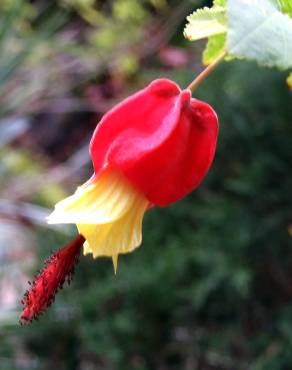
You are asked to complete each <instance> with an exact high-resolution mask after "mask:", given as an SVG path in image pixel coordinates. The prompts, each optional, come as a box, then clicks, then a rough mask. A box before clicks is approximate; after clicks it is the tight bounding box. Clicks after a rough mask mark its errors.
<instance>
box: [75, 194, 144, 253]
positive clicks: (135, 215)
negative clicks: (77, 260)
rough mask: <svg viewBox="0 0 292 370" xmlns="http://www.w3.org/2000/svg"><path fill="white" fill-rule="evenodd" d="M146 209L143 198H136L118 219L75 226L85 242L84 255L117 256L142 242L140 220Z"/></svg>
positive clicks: (131, 249)
mask: <svg viewBox="0 0 292 370" xmlns="http://www.w3.org/2000/svg"><path fill="white" fill-rule="evenodd" d="M147 207H148V201H147V199H146V198H145V197H144V196H141V195H139V196H137V195H136V199H135V201H134V203H133V204H132V206H131V207H130V208H129V209H128V211H127V212H126V213H125V214H124V215H123V216H122V217H121V218H119V219H117V220H115V221H113V222H109V223H107V224H101V225H89V224H77V227H78V230H79V232H80V234H82V235H83V236H84V237H85V239H86V242H85V243H84V253H85V254H88V253H92V254H93V256H94V257H98V256H109V257H114V256H118V255H119V254H120V253H129V252H131V251H133V250H134V249H135V248H137V247H138V246H139V245H140V244H141V242H142V220H143V216H144V213H145V211H146V209H147Z"/></svg>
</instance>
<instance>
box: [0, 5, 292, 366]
mask: <svg viewBox="0 0 292 370" xmlns="http://www.w3.org/2000/svg"><path fill="white" fill-rule="evenodd" d="M128 3H132V1H130V0H128V1H105V2H103V1H99V2H98V1H96V2H94V1H89V0H87V1H85V0H83V1H81V0H79V1H77V0H75V1H69V0H67V1H62V2H60V3H57V2H52V3H51V6H50V7H49V8H48V7H47V5H46V2H42V1H35V2H27V1H20V0H19V1H12V0H10V1H5V2H1V15H0V17H2V20H5V21H7V22H8V21H9V22H10V23H9V26H7V27H8V29H5V28H4V27H3V28H1V30H2V31H1V32H0V34H1V35H4V34H5V40H6V41H5V42H4V43H1V42H0V44H1V45H4V44H6V45H8V44H7V43H8V40H12V39H13V40H14V42H13V45H15V49H14V48H8V49H9V52H7V51H6V52H5V53H2V54H1V55H3V56H4V57H3V58H1V62H0V63H3V64H1V65H2V66H3V68H1V73H3V74H4V72H5V71H6V68H9V66H10V67H13V71H12V72H9V73H10V75H9V78H8V79H6V80H5V81H4V80H2V83H0V91H1V94H2V95H1V98H0V110H1V112H2V113H1V115H2V117H4V116H5V117H6V120H5V121H4V120H2V121H0V149H1V150H0V157H1V165H0V176H1V177H0V185H1V190H0V235H4V234H3V230H4V226H5V225H4V224H5V222H6V223H7V221H5V222H1V220H2V219H5V218H7V219H9V218H11V217H13V220H14V224H13V226H14V227H15V222H18V223H19V225H20V226H19V227H20V228H19V230H21V232H22V233H24V232H23V231H22V230H23V227H24V226H25V229H26V233H28V234H29V233H31V234H32V235H33V238H31V237H29V235H28V236H27V237H26V240H28V241H27V242H26V243H31V245H29V246H27V248H28V249H29V250H31V249H33V250H34V251H35V252H34V253H36V254H37V255H38V257H37V265H36V267H35V269H37V268H39V267H40V266H41V261H42V260H43V259H44V258H46V257H47V256H48V255H49V254H50V251H51V250H52V249H55V248H57V247H58V246H61V245H62V244H64V243H65V242H66V241H67V240H68V238H69V237H70V236H68V233H69V234H70V232H71V230H69V231H68V230H63V231H66V232H67V234H65V233H62V232H61V231H62V230H61V231H57V230H55V231H52V230H50V229H48V228H46V227H44V226H43V227H40V226H39V225H40V224H41V222H40V223H38V222H36V220H37V219H38V218H41V215H42V214H40V213H38V212H40V211H41V210H43V211H44V212H45V211H47V209H46V208H45V207H51V206H52V205H53V203H54V202H55V201H57V200H59V199H60V198H62V196H63V193H64V192H69V191H71V190H73V189H74V188H75V185H77V184H80V183H81V182H82V181H83V180H85V179H86V178H88V177H89V176H90V172H91V167H90V165H89V164H88V154H87V141H88V135H89V136H90V133H91V132H92V129H93V128H94V126H95V122H96V120H97V119H98V118H99V117H100V115H101V113H102V111H103V109H102V108H103V107H101V106H100V105H99V104H100V103H101V102H102V103H103V104H105V107H104V108H105V109H106V108H107V104H109V105H112V104H113V102H114V101H116V100H119V99H121V96H124V95H127V94H129V92H130V91H133V90H134V89H137V88H138V87H139V86H142V85H145V84H146V83H147V82H149V81H150V80H151V79H153V78H156V77H158V76H159V77H160V76H162V75H163V76H166V77H170V78H173V79H174V80H176V81H177V82H178V83H180V85H181V86H186V85H187V84H188V83H189V81H191V79H192V78H193V75H194V71H193V68H194V67H193V64H194V62H195V61H197V60H199V58H200V55H199V54H197V55H196V56H194V54H196V52H197V51H196V50H189V49H188V52H189V53H190V54H189V55H190V56H191V58H190V60H189V64H187V65H184V66H181V67H179V68H171V67H170V66H169V64H167V65H166V64H163V61H162V60H161V59H159V58H160V48H161V45H160V43H157V44H156V46H155V48H153V51H152V53H155V54H156V55H155V57H154V56H153V55H152V54H151V53H150V54H149V55H148V56H147V57H146V56H145V54H143V53H142V54H143V57H141V54H140V52H138V51H137V50H138V49H137V48H136V47H137V40H138V35H142V36H141V37H142V38H143V37H144V36H143V35H145V32H146V28H147V27H146V26H149V24H152V23H153V21H154V20H155V22H158V21H159V22H162V23H163V22H164V20H165V14H167V12H170V13H169V14H172V12H174V10H173V9H174V8H172V7H173V6H174V5H177V4H179V3H180V2H175V1H173V2H171V6H170V2H169V3H166V2H164V1H160V2H159V1H141V2H140V1H139V2H135V4H136V5H135V6H137V7H138V8H139V9H140V10H139V11H138V10H137V11H136V10H135V12H133V13H131V12H130V11H129V9H128V7H126V6H125V4H128ZM16 4H18V6H19V7H18V8H15V6H16ZM192 6H193V5H192ZM12 9H13V10H12ZM16 9H17V10H16ZM16 11H17V12H18V13H17V14H18V15H17V17H16V16H15V15H14V12H16ZM127 11H129V13H131V14H128V15H127ZM3 12H4V13H3ZM11 12H12V13H11ZM19 12H20V13H19ZM124 12H125V14H124ZM136 12H137V18H136V17H135V14H136ZM89 13H90V14H91V17H95V14H96V17H97V18H94V21H93V20H92V19H87V16H88V14H89ZM177 14H178V13H177V8H175V16H176V17H177ZM186 14H188V10H187V11H186V12H185V15H186ZM56 17H57V18H56ZM98 17H100V19H99V20H98ZM183 17H184V15H183ZM183 17H182V18H181V21H180V22H182V23H183ZM9 19H11V20H9ZM12 19H13V21H12ZM42 19H46V21H48V20H50V19H52V20H53V21H52V22H53V23H54V27H53V28H50V27H49V28H50V32H49V33H46V37H43V36H42V35H43V34H42V32H43V31H41V30H45V29H46V27H45V23H46V22H42V21H41V20H42ZM56 19H58V22H56V21H55V20H56ZM102 19H104V20H103V21H102ZM15 22H16V23H15ZM94 22H96V23H94ZM99 22H101V23H99ZM103 22H104V23H103ZM119 22H121V23H119ZM2 24H3V22H1V23H0V25H1V27H2ZM7 24H8V23H7ZM15 24H17V27H16V26H15ZM22 24H25V25H26V26H25V27H24V26H22ZM120 24H124V25H125V24H127V25H128V24H129V28H128V26H127V27H126V28H127V29H126V30H125V33H123V32H121V28H119V27H120V26H119V25H120ZM12 25H13V26H12ZM182 26H183V24H182ZM132 27H133V28H132ZM124 28H125V26H124ZM181 28H182V27H181ZM130 29H131V32H129V30H130ZM134 29H136V31H137V32H134V31H133V30H134ZM20 30H21V31H20ZM106 30H107V31H106ZM172 31H173V30H168V33H167V37H166V38H165V39H164V40H169V39H171V32H172ZM44 32H47V31H44ZM99 32H101V34H102V32H109V34H111V36H110V37H109V41H108V42H106V43H105V45H104V49H103V46H102V45H101V44H98V43H97V44H95V43H96V42H97V40H98V38H99V37H100V36H98V34H99ZM76 35H77V36H76ZM3 37H4V36H3ZM139 37H140V36H139ZM101 39H102V38H101V37H100V40H101ZM26 40H27V41H26ZM111 40H112V41H111ZM101 41H102V40H101ZM101 41H100V42H101ZM103 41H104V40H103ZM144 41H145V42H144V43H143V45H145V44H149V43H151V42H154V40H153V39H152V38H150V39H148V38H145V40H144ZM98 42H99V41H98ZM111 42H112V43H113V44H112V45H114V46H112V48H113V49H114V50H112V49H111V47H109V45H110V44H111ZM165 43H166V44H167V47H169V48H170V47H173V46H174V45H175V47H176V48H178V49H175V50H176V51H180V52H182V51H181V49H182V47H185V42H184V40H183V38H182V37H179V36H177V35H176V37H175V38H173V39H172V40H171V42H170V41H164V44H163V45H162V46H163V47H164V46H165ZM125 44H128V45H129V49H127V47H126V46H125ZM138 44H139V42H138ZM28 45H33V46H29V47H28ZM119 45H120V50H117V49H119ZM0 47H1V48H2V47H4V46H0ZM27 47H28V49H27ZM8 49H6V50H8ZM97 49H100V50H97ZM1 50H4V49H1ZM20 50H25V53H24V54H23V55H25V57H24V56H23V57H22V59H21V61H19V63H17V64H14V65H13V63H10V62H8V61H9V60H12V59H13V57H12V56H13V55H14V56H15V55H19V53H20ZM93 50H94V51H93ZM139 50H140V49H139ZM171 50H173V49H171ZM112 52H113V53H115V56H116V58H117V59H116V60H114V63H116V62H117V61H120V60H122V59H123V58H124V57H125V55H133V56H134V58H135V60H136V61H135V63H138V66H139V69H138V70H137V71H136V72H135V69H132V70H131V71H132V72H131V73H130V74H128V72H126V73H125V72H123V73H121V72H120V71H117V69H114V68H113V69H112V68H109V67H108V65H107V62H108V63H109V64H110V63H111V62H112V61H113V57H112V55H113V54H112ZM102 53H103V54H104V55H103V62H102V63H105V64H104V66H105V67H104V68H106V70H105V69H102V68H101V69H99V68H97V69H96V70H94V68H93V67H94V66H97V65H98V66H99V63H100V59H99V55H101V54H102ZM171 55H174V54H171ZM175 55H176V54H175ZM9 58H12V59H9ZM59 58H60V59H59ZM72 58H73V59H72ZM75 58H76V59H75ZM120 58H121V59H120ZM196 58H197V59H196ZM57 60H59V61H61V62H60V64H62V63H63V64H64V65H63V68H62V70H61V72H60V71H59V70H58V73H55V71H56V70H55V67H56V64H55V63H56V61H57ZM72 60H73V61H74V63H72V64H73V66H72V64H71V62H72ZM4 63H6V64H4ZM118 64H120V63H118ZM136 65H137V64H136ZM80 66H82V68H81V70H80ZM47 68H48V69H47ZM194 69H196V66H195V68H194ZM37 71H38V72H39V74H38V73H37V77H35V78H34V79H33V80H34V81H32V80H31V76H33V75H34V73H36V72H37ZM5 73H8V71H6V72H5ZM27 73H28V75H27ZM31 73H32V74H31ZM44 74H45V76H44ZM284 80H285V76H284V75H282V74H280V73H279V72H275V71H270V70H260V69H259V68H258V67H257V66H255V65H254V64H251V63H247V64H244V63H241V62H230V63H226V64H224V65H222V66H220V67H218V69H217V70H216V71H215V72H214V73H213V75H212V76H210V77H209V78H208V79H207V80H206V81H205V82H204V84H202V86H201V87H200V89H199V90H198V91H197V94H196V95H197V97H198V98H201V99H204V100H206V101H207V102H209V103H211V104H212V105H213V106H214V108H215V110H216V111H217V113H218V115H219V118H220V136H219V142H218V150H217V155H216V159H215V161H214V164H213V166H212V169H211V171H210V173H209V175H208V176H207V179H206V180H205V181H204V182H203V183H202V185H201V186H200V188H199V189H197V191H195V192H194V193H193V194H191V195H190V196H189V197H187V198H186V199H184V200H183V201H181V202H179V203H177V204H175V205H173V206H171V207H169V208H165V209H152V210H151V211H149V213H148V214H147V215H146V217H145V223H144V226H143V235H144V241H143V245H142V246H141V248H139V249H138V250H137V251H136V252H135V253H132V254H131V255H128V256H124V257H121V259H120V263H119V271H118V274H117V275H116V276H114V274H113V270H112V264H111V261H110V260H109V259H102V258H101V259H97V260H93V259H92V258H91V257H90V256H88V257H87V256H86V257H84V258H82V260H81V263H80V265H79V266H78V269H77V270H76V273H75V277H74V280H73V283H72V285H71V286H70V287H68V288H67V287H66V289H65V290H64V291H62V292H61V293H60V294H59V295H58V296H57V299H56V302H55V304H54V305H53V306H52V307H51V309H50V310H49V311H48V312H47V313H46V315H45V316H43V317H42V318H41V320H40V321H39V322H36V323H33V324H32V325H31V326H29V327H20V326H18V325H17V323H16V321H17V317H16V315H17V312H15V310H12V311H11V314H10V316H9V320H8V318H7V316H5V317H6V319H5V318H3V316H1V315H0V325H1V329H0V343H1V347H0V368H1V369H2V368H3V369H10V370H33V369H38V370H47V369H51V368H56V369H58V370H88V369H91V370H95V369H98V370H99V369H127V370H134V369H135V370H150V369H159V370H160V369H162V370H163V369H168V370H169V369H174V370H178V369H186V370H188V369H189V370H193V369H195V370H234V369H236V370H241V369H244V370H266V369H269V370H283V369H289V368H290V367H291V362H292V355H291V351H290V348H291V340H292V337H291V329H292V317H291V312H292V273H291V271H292V269H291V267H292V248H291V247H292V239H291V236H292V219H291V206H292V200H291V188H292V178H291V174H290V173H291V165H292V152H291V136H292V126H291V122H292V111H291V92H289V91H288V89H287V87H286V85H285V83H284ZM121 81H122V82H121ZM33 83H36V84H37V85H38V89H37V90H34V91H38V92H37V93H35V94H36V95H33V96H34V97H36V96H37V97H38V95H39V94H40V92H41V94H42V99H44V100H43V101H42V104H40V105H37V107H36V100H35V98H33V99H32V98H31V95H30V91H31V90H30V88H31V84H33ZM11 84H12V85H11ZM51 84H52V85H51ZM11 86H13V90H11ZM53 87H54V88H53ZM55 87H56V89H57V91H55ZM12 91H13V92H12ZM9 94H12V95H11V97H12V98H13V97H14V96H15V98H17V97H18V96H19V95H18V94H20V95H21V99H22V100H17V99H16V100H15V101H13V102H12V103H11V104H14V105H10V106H9V109H7V105H6V103H7V99H8V97H9ZM92 94H93V95H92ZM92 96H93V97H94V99H93V100H92ZM53 97H54V99H53ZM64 98H66V99H68V98H70V99H73V98H74V99H76V100H74V101H73V103H74V104H72V105H70V106H69V108H68V109H66V110H60V111H59V110H57V108H56V107H55V105H53V107H55V108H54V109H55V110H52V99H53V100H54V104H56V102H60V101H61V102H62V104H65V103H64V102H63V100H64ZM2 99H4V100H2ZM8 100H9V99H8ZM12 100H13V99H12ZM84 100H86V104H83V103H84ZM28 101H30V104H32V105H31V106H30V107H29V109H28V108H27V104H28ZM66 101H67V100H66ZM92 101H94V109H96V110H94V109H92V106H91V108H90V107H89V106H90V104H92V103H91V102H92ZM21 102H22V103H21ZM88 102H89V103H88ZM81 103H82V104H81ZM80 104H81V105H80ZM76 105H78V106H79V108H80V109H79V113H78V114H77V112H76ZM58 107H59V106H58ZM62 107H63V106H62ZM15 116H21V117H25V118H27V119H28V123H27V124H23V123H21V124H20V123H19V122H18V123H17V121H15ZM8 118H9V120H8ZM91 122H92V123H91ZM8 127H15V128H14V129H13V130H8ZM83 147H84V148H85V152H84V153H86V154H85V161H84V154H83ZM60 160H62V161H63V162H62V163H59V162H58V161H60ZM82 161H84V162H82ZM56 163H57V164H56ZM76 163H77V165H76ZM82 163H84V165H82ZM80 167H82V171H80ZM72 169H73V170H72ZM3 199H5V201H11V202H13V205H18V206H19V207H20V206H21V207H20V208H17V209H18V210H21V211H22V212H21V213H20V214H19V215H18V214H11V213H9V214H8V212H6V213H5V212H4V211H5V209H4V205H5V206H7V204H6V203H5V202H3ZM23 202H25V205H26V208H24V207H23ZM37 205H38V207H39V206H41V209H39V208H37V209H36V208H34V207H35V206H37ZM28 210H29V212H28ZM24 211H25V212H27V214H26V213H25V212H24ZM6 228H7V225H6ZM11 232H12V231H11ZM16 234H17V233H15V235H16ZM18 234H19V233H18ZM10 235H12V234H9V238H10V239H11V236H10ZM18 238H19V237H18V236H17V235H16V236H15V239H13V240H10V245H7V240H8V239H7V237H6V238H3V239H0V244H1V242H2V243H5V244H3V246H2V245H0V247H1V251H2V250H3V248H4V246H5V247H6V248H5V250H11V253H10V258H11V259H12V258H14V264H11V265H9V266H12V267H13V268H14V269H15V267H16V268H17V269H22V265H21V263H17V258H18V259H19V260H21V259H22V260H23V259H24V260H25V259H26V258H27V260H28V257H25V255H22V256H21V257H19V254H17V253H15V248H16V246H17V245H19V239H18ZM34 238H36V239H37V241H36V242H33V241H32V240H33V239H34ZM24 239H25V238H24ZM22 243H24V244H25V241H23V242H22ZM21 245H22V244H21ZM8 247H9V248H8ZM23 248H24V247H23ZM18 249H19V248H18ZM18 253H19V252H18ZM2 254H3V253H2ZM2 254H1V253H0V257H1V258H0V262H1V263H2V265H4V264H6V265H8V260H7V259H6V260H5V259H3V256H2ZM5 258H7V257H5ZM2 265H1V264H0V268H1V266H2ZM12 267H9V270H10V275H9V278H11V280H13V276H14V278H15V276H16V279H18V278H19V275H17V274H16V273H15V274H14V273H13V271H15V270H13V268H12ZM26 268H27V267H26ZM3 273H4V269H3ZM0 276H1V279H2V278H3V274H0ZM18 283H19V282H18ZM7 289H8V288H7ZM0 293H1V292H0ZM19 294H21V292H20V293H19ZM0 299H1V294H0ZM19 308H20V307H17V309H19ZM13 318H14V319H13Z"/></svg>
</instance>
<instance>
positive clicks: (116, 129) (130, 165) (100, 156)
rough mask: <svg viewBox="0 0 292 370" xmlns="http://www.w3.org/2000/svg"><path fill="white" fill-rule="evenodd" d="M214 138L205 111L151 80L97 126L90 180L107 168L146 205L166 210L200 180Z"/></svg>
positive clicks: (214, 125) (184, 93) (211, 117)
mask: <svg viewBox="0 0 292 370" xmlns="http://www.w3.org/2000/svg"><path fill="white" fill-rule="evenodd" d="M217 134H218V120H217V116H216V113H215V112H214V110H213V109H212V108H211V107H210V105H208V104H207V103H204V102H202V101H200V100H197V99H193V98H191V91H190V90H181V89H180V88H179V87H178V85H177V84H175V83H174V82H172V81H170V80H167V79H159V80H155V81H153V82H152V83H151V84H150V85H149V86H148V87H146V88H145V89H144V90H142V91H140V92H138V93H136V94H134V95H132V96H131V97H129V98H127V99H125V100H124V101H122V102H121V103H120V104H118V105H117V106H116V107H114V108H113V109H112V110H110V111H109V112H108V113H107V114H106V115H105V116H104V117H103V118H102V120H101V121H100V123H99V125H98V126H97V128H96V130H95V132H94V135H93V137H92V140H91V146H90V151H91V157H92V160H93V164H94V169H95V174H96V176H98V175H99V173H100V172H101V171H102V170H103V168H104V166H106V165H111V166H113V167H114V168H116V169H118V170H119V171H121V172H122V173H123V174H124V175H125V177H126V178H127V179H128V180H129V181H130V183H131V184H133V185H134V186H135V187H136V188H137V189H139V190H140V191H141V192H142V193H143V194H144V196H145V197H146V198H147V199H148V201H149V202H150V203H151V204H154V205H158V206H166V205H168V204H170V203H173V202H175V201H177V200H179V199H181V198H183V197H184V196H185V195H187V194H188V193H189V192H191V191H192V190H193V189H194V188H196V187H197V186H198V185H199V183H200V182H201V180H202V179H203V178H204V176H205V174H206V173H207V171H208V169H209V167H210V165H211V163H212V160H213V157H214V153H215V148H216V141H217Z"/></svg>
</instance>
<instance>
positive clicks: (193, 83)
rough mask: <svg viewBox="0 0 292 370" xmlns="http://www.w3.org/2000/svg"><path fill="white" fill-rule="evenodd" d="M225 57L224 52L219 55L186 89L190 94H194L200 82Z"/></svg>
mask: <svg viewBox="0 0 292 370" xmlns="http://www.w3.org/2000/svg"><path fill="white" fill-rule="evenodd" d="M225 56H226V51H224V52H223V53H221V54H220V55H219V56H218V58H216V59H215V60H214V61H213V62H212V63H211V64H209V65H208V66H207V67H206V68H205V69H204V70H203V71H202V72H201V73H200V74H199V75H198V76H197V77H196V78H195V79H194V80H193V81H192V82H191V83H190V84H189V86H188V87H187V89H190V90H191V91H192V92H194V91H195V90H196V89H197V87H198V86H199V85H200V83H201V82H202V81H204V79H205V78H206V77H208V76H209V74H210V73H211V72H212V71H213V70H214V69H215V68H216V67H217V65H218V64H219V63H220V62H222V60H223V59H224V57H225Z"/></svg>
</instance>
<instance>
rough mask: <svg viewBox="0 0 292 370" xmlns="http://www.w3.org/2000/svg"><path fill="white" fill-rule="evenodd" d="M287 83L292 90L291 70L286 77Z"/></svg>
mask: <svg viewBox="0 0 292 370" xmlns="http://www.w3.org/2000/svg"><path fill="white" fill-rule="evenodd" d="M286 81H287V84H288V86H289V87H290V89H291V90H292V72H290V74H289V76H288V77H287V80H286Z"/></svg>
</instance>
